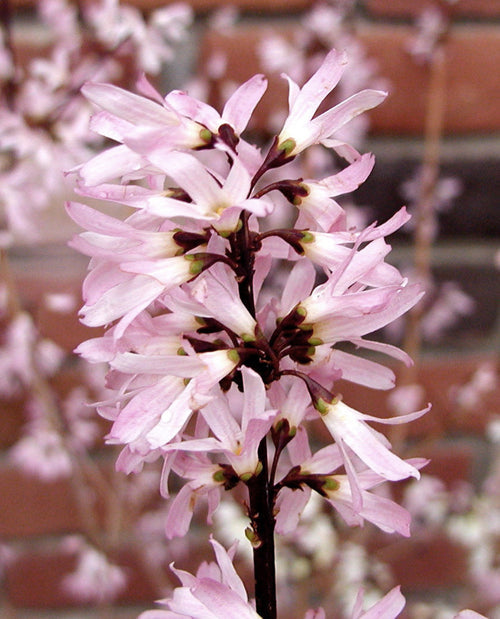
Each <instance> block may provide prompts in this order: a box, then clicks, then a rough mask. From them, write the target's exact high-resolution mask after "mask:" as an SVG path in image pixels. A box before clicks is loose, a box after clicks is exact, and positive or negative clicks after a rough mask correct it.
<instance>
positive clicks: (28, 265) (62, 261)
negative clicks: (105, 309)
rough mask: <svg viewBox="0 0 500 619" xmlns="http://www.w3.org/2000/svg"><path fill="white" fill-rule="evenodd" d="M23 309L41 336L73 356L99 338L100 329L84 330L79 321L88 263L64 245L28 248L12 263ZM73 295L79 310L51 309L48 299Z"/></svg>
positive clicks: (14, 258)
mask: <svg viewBox="0 0 500 619" xmlns="http://www.w3.org/2000/svg"><path fill="white" fill-rule="evenodd" d="M10 264H11V270H12V274H13V278H14V281H15V284H16V288H17V291H18V292H17V293H18V294H19V296H20V300H21V303H22V306H23V307H24V308H25V309H27V310H28V311H29V312H30V313H31V315H32V316H33V318H34V320H35V324H36V325H37V327H38V329H39V331H40V333H41V335H42V336H43V337H46V338H49V339H51V340H53V341H54V342H56V343H57V344H58V345H59V346H61V347H62V348H63V349H64V350H66V351H68V352H70V351H72V350H74V348H75V347H76V346H77V345H78V344H79V343H80V342H82V341H83V340H85V339H89V338H91V337H96V335H97V334H98V333H99V331H98V330H97V329H89V328H87V327H84V326H83V325H82V324H81V323H80V321H79V320H78V310H79V308H80V307H81V305H82V299H81V287H82V282H83V279H84V277H85V274H86V265H87V259H86V258H84V257H83V256H80V255H78V254H76V252H73V251H72V250H69V249H67V248H66V247H65V246H64V244H61V245H58V244H56V245H49V246H47V247H45V246H42V247H39V248H37V247H34V248H31V249H30V248H27V249H26V250H25V253H18V254H15V255H13V256H12V257H11V260H10ZM50 294H69V295H71V296H72V297H73V298H74V300H75V307H74V309H73V310H71V311H69V312H67V313H66V312H64V313H63V312H58V311H55V310H52V309H49V307H48V306H47V303H46V299H47V295H50Z"/></svg>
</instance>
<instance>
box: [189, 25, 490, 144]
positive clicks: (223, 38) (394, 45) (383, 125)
mask: <svg viewBox="0 0 500 619" xmlns="http://www.w3.org/2000/svg"><path fill="white" fill-rule="evenodd" d="M269 32H276V33H277V34H282V35H283V36H291V34H290V28H289V27H283V28H281V29H280V28H278V27H276V28H274V29H272V30H271V29H270V28H269V26H266V27H261V28H258V27H255V26H251V27H249V26H240V27H238V28H236V29H234V30H232V31H231V33H229V34H227V35H221V34H220V33H213V32H209V33H207V34H206V36H205V38H204V39H203V41H202V47H201V52H200V58H203V59H205V58H209V57H210V56H211V55H212V53H213V52H215V51H216V50H218V51H222V52H223V53H225V54H226V55H227V58H228V65H227V67H228V75H229V77H230V78H231V79H233V80H235V81H236V82H242V81H244V80H245V79H248V78H249V77H250V76H252V75H253V74H255V73H257V72H259V71H262V67H261V66H260V65H259V61H258V57H257V52H256V48H257V46H258V43H259V42H260V41H261V40H262V39H263V38H264V37H265V36H266V34H267V33H269ZM411 34H412V29H411V28H410V27H409V26H400V25H392V26H387V25H376V26H367V25H365V26H363V27H361V28H360V29H359V36H360V39H361V40H362V41H363V43H364V44H365V46H366V49H367V53H368V56H369V57H370V58H373V59H374V60H375V61H376V63H377V65H378V67H379V73H380V75H381V76H382V77H383V78H385V79H387V80H388V81H389V93H390V94H389V97H388V98H387V100H386V101H385V102H384V103H383V104H382V105H380V106H379V107H378V108H376V109H375V110H373V111H371V112H370V113H369V116H370V118H371V123H372V132H373V133H375V134H385V135H391V134H392V135H398V136H400V135H401V134H409V135H415V134H421V133H422V131H423V129H424V119H425V109H426V102H427V89H428V69H427V68H426V67H423V66H420V65H418V64H416V63H415V62H413V60H412V59H411V57H410V55H409V54H408V52H407V51H406V46H407V43H408V40H409V38H410V37H411ZM242 57H244V58H245V62H244V63H243V62H241V58H242ZM499 64H500V36H499V32H498V29H497V28H495V27H492V26H487V25H486V26H460V27H456V28H454V29H453V31H452V33H451V34H450V37H449V39H448V42H447V46H446V74H447V78H446V81H447V90H446V103H445V120H444V131H445V132H446V133H453V134H458V133H461V134H466V133H470V132H489V131H495V130H499V129H500V109H499V108H498V105H497V101H498V99H499V97H500V75H499V74H498V72H495V71H492V70H488V68H490V69H493V68H494V67H496V66H498V65H499ZM285 96H286V88H285V86H284V84H283V81H282V80H279V78H278V77H275V78H273V79H272V80H270V87H269V90H268V92H267V93H266V95H265V96H264V98H263V100H262V103H261V105H260V106H259V107H258V108H257V113H256V121H257V124H258V125H263V124H264V122H265V118H266V115H267V114H269V112H270V110H271V109H275V105H276V101H278V102H282V103H281V105H282V106H284V105H286V104H285ZM216 104H218V105H220V104H221V102H218V103H216Z"/></svg>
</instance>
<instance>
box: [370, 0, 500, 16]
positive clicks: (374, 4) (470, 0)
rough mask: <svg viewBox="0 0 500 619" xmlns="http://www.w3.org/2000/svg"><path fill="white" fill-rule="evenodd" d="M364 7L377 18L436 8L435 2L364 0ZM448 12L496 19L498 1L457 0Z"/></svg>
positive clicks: (455, 14) (430, 0)
mask: <svg viewBox="0 0 500 619" xmlns="http://www.w3.org/2000/svg"><path fill="white" fill-rule="evenodd" d="M364 5H365V7H366V9H367V11H368V12H369V13H372V14H373V15H375V16H377V17H380V16H382V17H414V16H415V15H419V14H420V13H421V11H422V9H423V8H424V7H425V6H429V5H430V6H436V0H423V1H422V0H420V2H415V0H390V2H387V0H364ZM449 10H450V11H451V12H452V14H453V15H454V16H457V17H498V16H499V15H500V0H459V2H457V3H456V4H454V5H451V7H450V9H449Z"/></svg>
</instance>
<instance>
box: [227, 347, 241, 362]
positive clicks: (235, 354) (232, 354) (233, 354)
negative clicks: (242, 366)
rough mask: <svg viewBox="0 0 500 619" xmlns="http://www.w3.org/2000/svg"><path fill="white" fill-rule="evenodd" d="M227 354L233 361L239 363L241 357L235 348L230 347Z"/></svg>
mask: <svg viewBox="0 0 500 619" xmlns="http://www.w3.org/2000/svg"><path fill="white" fill-rule="evenodd" d="M227 356H228V357H229V359H230V360H231V361H232V362H233V363H239V362H240V360H241V357H240V355H239V353H238V351H237V350H236V349H235V348H231V349H230V350H228V351H227Z"/></svg>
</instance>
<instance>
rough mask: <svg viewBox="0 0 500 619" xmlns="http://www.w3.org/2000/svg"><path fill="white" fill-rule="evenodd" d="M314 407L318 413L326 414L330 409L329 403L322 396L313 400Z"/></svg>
mask: <svg viewBox="0 0 500 619" xmlns="http://www.w3.org/2000/svg"><path fill="white" fill-rule="evenodd" d="M314 408H315V409H316V410H317V411H318V413H319V414H320V415H326V414H328V412H329V411H330V405H329V403H328V402H326V401H325V400H323V398H318V399H317V400H316V401H315V402H314Z"/></svg>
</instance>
